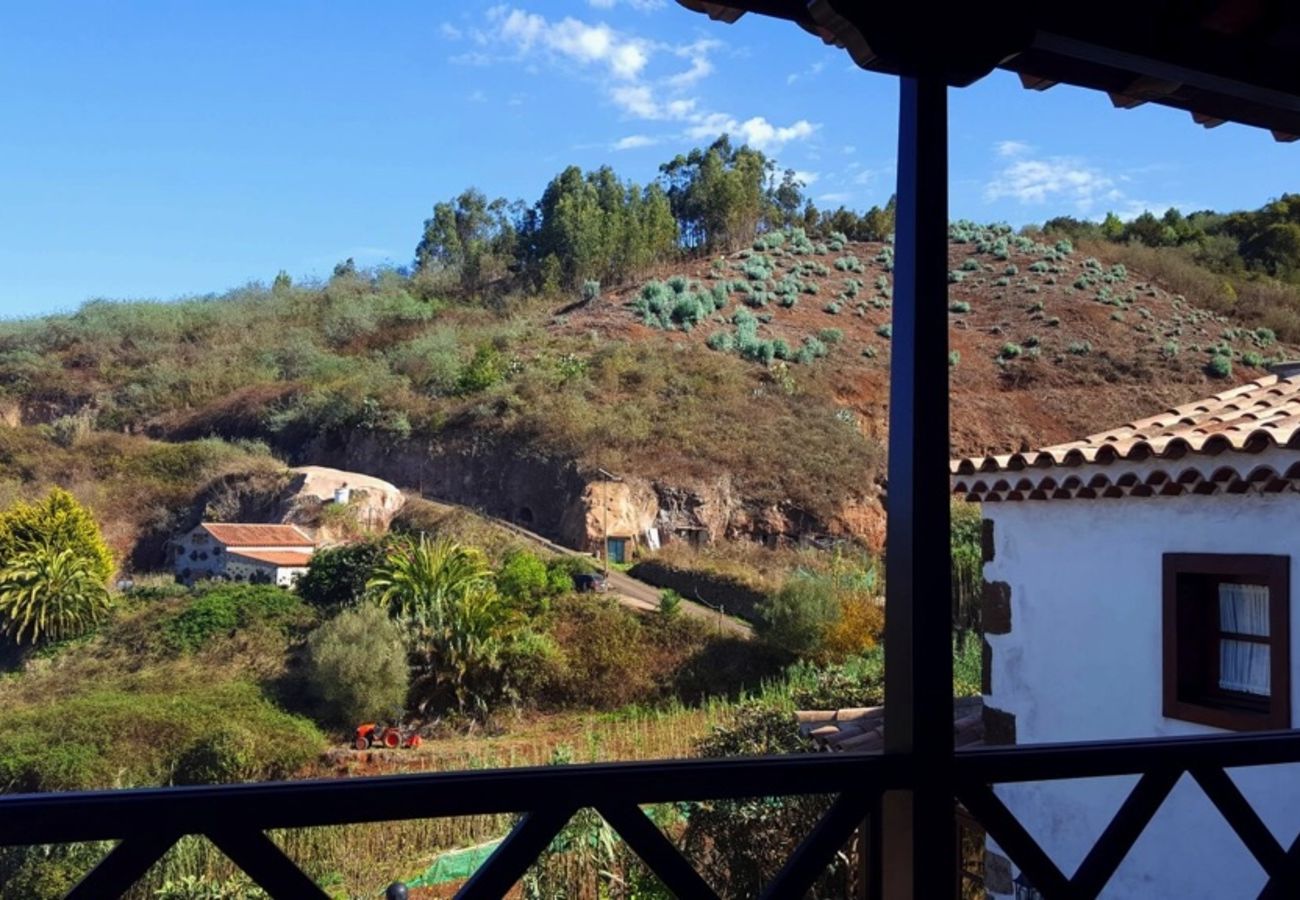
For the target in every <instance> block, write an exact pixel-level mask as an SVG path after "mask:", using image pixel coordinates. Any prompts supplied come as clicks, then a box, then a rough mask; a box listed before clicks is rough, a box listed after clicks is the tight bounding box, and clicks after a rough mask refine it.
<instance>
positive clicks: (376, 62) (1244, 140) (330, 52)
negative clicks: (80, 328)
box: [0, 0, 1300, 316]
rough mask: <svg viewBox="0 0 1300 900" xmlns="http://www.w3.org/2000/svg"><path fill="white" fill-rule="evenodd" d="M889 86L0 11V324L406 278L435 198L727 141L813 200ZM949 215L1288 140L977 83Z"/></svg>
mask: <svg viewBox="0 0 1300 900" xmlns="http://www.w3.org/2000/svg"><path fill="white" fill-rule="evenodd" d="M896 98H897V85H896V82H895V81H894V80H893V79H890V78H887V77H884V76H878V75H872V74H868V73H865V72H861V71H859V70H857V69H855V68H854V67H853V66H852V64H851V63H850V61H849V59H848V57H847V55H845V54H844V53H843V51H839V50H836V49H834V48H829V47H825V46H823V45H822V44H821V43H820V42H819V41H818V40H816V39H815V38H813V37H812V36H810V35H808V34H805V33H804V32H802V31H801V30H799V29H798V28H796V27H794V26H791V25H789V24H787V23H782V22H776V21H771V20H764V19H760V18H757V17H753V16H747V17H745V18H743V19H742V20H741V21H740V22H739V23H737V24H735V25H730V26H728V25H723V24H721V23H715V22H710V21H709V20H708V19H706V18H704V17H703V16H699V15H696V14H693V13H690V12H688V11H686V10H684V9H682V8H680V7H678V6H677V5H676V4H675V3H671V2H664V0H571V2H564V3H561V2H554V0H552V2H546V3H541V2H536V0H532V2H529V0H518V2H516V3H513V4H505V5H499V4H493V3H470V2H467V3H461V4H449V3H431V2H428V0H422V2H419V3H401V2H394V3H388V4H382V5H380V4H376V5H374V6H372V7H371V8H365V7H362V6H359V5H357V4H344V3H330V2H315V3H295V2H276V3H254V2H248V0H226V2H223V3H209V4H178V3H161V2H146V0H139V2H133V3H129V4H117V3H109V2H107V0H97V2H53V0H52V2H47V3H38V4H11V5H9V6H8V7H7V9H6V14H5V22H4V27H3V29H0V315H10V316H12V315H25V314H31V313H36V312H46V311H52V310H58V309H68V308H71V307H74V306H76V305H77V304H79V303H80V302H82V301H83V300H86V299H88V298H91V297H113V298H121V297H158V298H169V297H175V296H180V295H186V294H196V293H206V292H215V291H221V290H224V289H226V288H229V287H233V286H237V285H240V284H243V283H245V282H248V281H253V280H261V281H269V280H270V279H271V278H272V277H273V276H274V275H275V273H276V272H277V271H278V270H280V269H282V268H283V269H286V270H288V271H289V272H290V273H291V274H293V275H294V276H295V277H309V276H312V275H326V274H328V272H329V271H330V269H331V268H332V266H333V264H334V263H335V262H337V261H339V260H341V259H343V258H345V257H348V256H352V257H354V258H355V259H356V260H357V262H358V264H361V265H377V264H382V263H394V264H403V263H406V262H408V261H409V259H410V258H411V256H412V252H413V249H414V246H415V243H416V241H417V240H418V238H419V231H420V226H421V222H422V221H423V219H424V218H425V217H426V216H427V215H428V214H429V210H430V208H431V207H432V204H433V203H434V202H435V201H437V200H439V199H444V198H447V197H450V196H452V195H454V194H456V193H458V192H459V191H460V190H461V189H463V188H464V187H466V186H468V185H475V186H477V187H479V188H481V189H482V190H484V191H485V192H486V193H488V194H489V195H491V196H497V195H501V196H506V197H508V198H511V199H513V198H516V197H519V198H524V199H526V200H528V201H530V202H531V201H532V200H535V199H536V197H537V196H538V195H539V193H540V191H541V189H542V187H543V186H544V185H545V183H546V181H547V180H548V179H549V178H550V177H551V176H552V175H554V174H555V173H556V172H557V171H558V170H559V169H560V168H561V167H563V166H564V165H567V164H569V163H576V164H578V165H581V166H583V167H584V168H590V167H595V166H598V165H601V164H603V163H609V164H611V165H613V166H614V167H615V168H616V169H617V170H618V171H619V172H620V173H621V174H622V175H623V176H624V177H630V178H633V179H636V180H638V181H645V180H648V179H650V178H653V177H654V176H655V174H656V170H657V167H658V164H659V163H660V162H662V161H664V160H665V159H669V158H671V157H672V156H674V155H675V154H677V153H679V152H683V151H685V150H688V149H689V148H690V147H692V146H695V145H697V144H701V143H706V142H707V141H708V140H710V139H711V138H712V137H714V136H715V135H716V134H717V133H718V132H721V131H724V130H725V131H730V132H731V133H732V134H733V136H740V137H742V138H745V139H747V140H749V142H750V143H752V144H754V145H756V146H758V147H759V148H761V149H763V150H764V151H765V152H767V153H769V154H770V155H772V156H774V157H776V158H777V159H778V160H779V161H780V163H781V164H782V165H784V166H788V167H791V168H794V169H797V170H799V171H800V172H802V173H805V177H806V179H807V181H808V192H809V193H810V194H811V196H812V197H813V198H814V199H815V200H816V202H817V203H818V204H819V205H820V206H836V205H839V204H840V203H843V204H846V205H848V206H850V207H857V208H863V207H866V206H869V205H871V204H872V203H880V202H883V201H884V200H885V199H886V198H887V197H888V195H889V194H890V192H891V190H892V180H893V156H894V149H895V148H894V142H895V139H896V130H895V118H896V108H895V105H896ZM951 108H952V126H951V127H952V211H953V216H954V217H967V218H974V219H980V220H1004V221H1009V222H1012V223H1013V224H1023V223H1026V222H1032V221H1041V220H1042V219H1044V218H1047V217H1049V216H1052V215H1057V214H1064V213H1068V214H1072V215H1083V216H1091V217H1099V216H1100V215H1102V214H1104V212H1105V211H1106V210H1107V209H1114V210H1116V211H1118V212H1120V213H1121V214H1124V215H1132V214H1135V213H1136V212H1137V211H1139V210H1141V209H1143V208H1145V207H1152V208H1156V209H1158V210H1163V209H1164V208H1165V207H1167V206H1169V205H1177V206H1179V207H1181V208H1184V209H1189V210H1190V209H1200V208H1216V209H1227V208H1243V207H1255V206H1258V205H1260V204H1262V203H1264V202H1265V201H1266V200H1268V199H1269V198H1270V197H1274V196H1277V195H1278V194H1280V193H1282V192H1284V191H1287V190H1294V189H1296V188H1297V187H1298V185H1296V184H1295V175H1296V171H1297V160H1298V159H1300V144H1292V145H1286V144H1277V143H1275V142H1274V141H1273V140H1272V138H1271V137H1270V136H1269V135H1268V134H1267V133H1265V132H1262V131H1257V130H1253V129H1248V128H1244V127H1240V126H1235V125H1224V126H1222V127H1220V128H1218V129H1215V130H1213V131H1206V130H1204V129H1202V128H1200V127H1199V126H1196V125H1194V124H1193V123H1192V122H1191V120H1190V118H1189V117H1188V116H1187V115H1186V114H1183V113H1178V112H1175V111H1172V110H1166V109H1161V108H1159V107H1154V106H1148V107H1143V108H1140V109H1137V110H1133V111H1119V110H1115V109H1112V107H1111V105H1110V102H1109V101H1108V100H1107V98H1106V97H1105V96H1102V95H1100V94H1092V93H1088V92H1084V91H1079V90H1075V89H1071V88H1066V87H1058V88H1054V89H1052V90H1050V91H1047V92H1045V93H1035V92H1030V91H1025V90H1023V89H1022V88H1021V87H1020V86H1019V82H1018V81H1017V80H1016V79H1015V78H1014V77H1012V76H1010V75H1006V74H1002V73H995V74H994V75H993V76H990V77H989V78H988V79H986V80H985V81H983V82H981V83H979V84H978V85H976V86H975V87H972V88H970V89H967V90H964V91H958V92H954V95H953V98H952V103H951Z"/></svg>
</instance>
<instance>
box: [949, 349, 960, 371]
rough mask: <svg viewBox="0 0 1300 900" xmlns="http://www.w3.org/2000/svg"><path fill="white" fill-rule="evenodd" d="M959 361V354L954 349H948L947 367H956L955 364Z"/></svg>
mask: <svg viewBox="0 0 1300 900" xmlns="http://www.w3.org/2000/svg"><path fill="white" fill-rule="evenodd" d="M959 362H961V354H960V353H959V352H957V351H956V350H950V351H948V368H950V369H955V368H957V364H958V363H959Z"/></svg>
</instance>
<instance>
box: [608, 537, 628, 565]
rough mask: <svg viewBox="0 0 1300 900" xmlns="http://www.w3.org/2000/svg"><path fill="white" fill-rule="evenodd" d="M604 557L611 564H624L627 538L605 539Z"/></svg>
mask: <svg viewBox="0 0 1300 900" xmlns="http://www.w3.org/2000/svg"><path fill="white" fill-rule="evenodd" d="M605 555H606V558H607V559H608V560H609V561H610V562H612V563H623V562H626V561H627V538H607V539H606V541H605Z"/></svg>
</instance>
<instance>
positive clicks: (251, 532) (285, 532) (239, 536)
mask: <svg viewBox="0 0 1300 900" xmlns="http://www.w3.org/2000/svg"><path fill="white" fill-rule="evenodd" d="M201 527H202V528H203V530H204V531H206V532H207V533H208V534H210V535H212V536H213V537H214V538H216V539H217V540H218V541H220V542H221V543H223V544H225V545H226V546H227V547H314V546H316V542H315V541H313V540H312V539H311V538H309V537H307V535H305V534H303V533H302V532H301V531H299V530H298V529H297V528H296V527H295V526H293V525H245V524H236V523H233V522H204V523H203V524H202V526H201Z"/></svg>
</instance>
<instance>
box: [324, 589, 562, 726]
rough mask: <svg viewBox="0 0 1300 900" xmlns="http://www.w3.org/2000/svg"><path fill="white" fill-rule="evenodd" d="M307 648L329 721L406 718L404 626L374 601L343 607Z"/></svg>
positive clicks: (407, 674) (407, 675)
mask: <svg viewBox="0 0 1300 900" xmlns="http://www.w3.org/2000/svg"><path fill="white" fill-rule="evenodd" d="M544 573H545V570H544V569H543V574H544ZM308 651H309V652H308V660H309V662H308V678H309V683H310V685H311V688H312V690H313V691H314V692H315V694H316V696H317V698H318V699H319V701H320V704H321V708H322V712H323V713H324V716H325V718H326V719H327V720H328V721H332V722H335V723H337V724H340V725H356V724H357V723H360V722H365V721H374V720H384V719H396V718H400V717H401V713H402V710H403V709H404V708H405V706H406V693H407V690H408V689H409V687H410V668H409V666H408V664H407V659H406V647H405V642H404V634H403V631H402V628H401V626H400V625H398V624H397V623H396V622H394V621H393V620H392V619H390V618H389V617H388V614H387V613H386V612H384V610H382V609H380V608H379V607H377V606H374V605H372V604H363V605H361V606H358V607H356V608H354V609H348V610H344V611H343V612H341V613H339V614H338V615H337V616H335V617H334V618H333V619H330V620H329V621H328V622H326V623H325V624H324V625H322V626H321V627H320V628H318V629H316V631H314V632H312V635H311V637H310V638H309V639H308Z"/></svg>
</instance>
